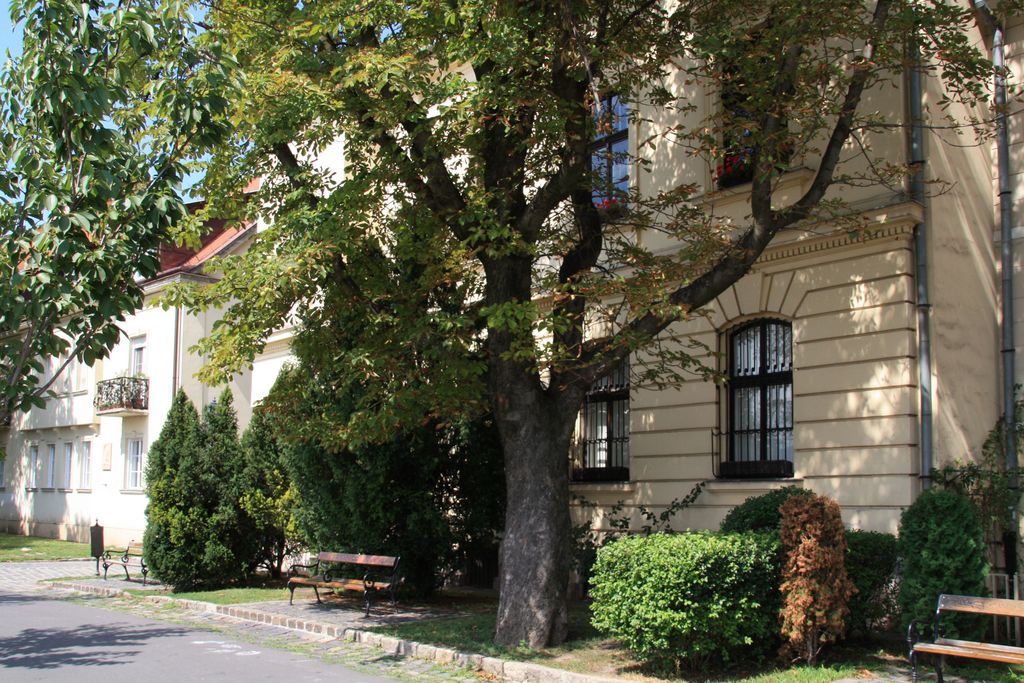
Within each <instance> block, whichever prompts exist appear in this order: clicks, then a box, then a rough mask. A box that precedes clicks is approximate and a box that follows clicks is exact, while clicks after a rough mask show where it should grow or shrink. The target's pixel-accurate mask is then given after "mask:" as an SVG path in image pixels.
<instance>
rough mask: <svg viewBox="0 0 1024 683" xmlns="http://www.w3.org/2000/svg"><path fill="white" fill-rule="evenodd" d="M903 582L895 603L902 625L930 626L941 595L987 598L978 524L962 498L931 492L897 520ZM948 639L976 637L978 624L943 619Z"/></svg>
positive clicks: (969, 619) (967, 618)
mask: <svg viewBox="0 0 1024 683" xmlns="http://www.w3.org/2000/svg"><path fill="white" fill-rule="evenodd" d="M899 549H900V556H901V558H902V559H903V582H902V584H901V586H900V594H899V601H900V607H901V608H902V610H903V623H904V625H906V624H908V623H909V621H910V620H911V619H922V620H924V621H926V622H930V620H931V618H932V616H933V615H934V613H935V602H936V600H937V599H938V597H939V595H940V594H941V593H955V594H960V595H986V593H987V590H986V588H985V577H986V575H987V574H988V561H987V560H986V558H985V541H984V536H983V533H982V526H981V521H980V520H979V518H978V512H977V510H976V508H975V507H974V504H973V503H972V502H971V501H970V500H969V499H968V498H966V497H964V496H963V495H960V494H958V493H954V492H952V491H944V490H941V489H929V490H928V491H925V492H924V493H922V494H921V496H920V497H919V498H918V499H917V500H916V501H915V502H914V504H913V505H911V506H910V507H909V508H907V509H906V510H905V511H904V513H903V516H902V517H901V518H900V539H899ZM943 625H944V627H945V628H946V631H945V634H944V635H947V636H948V637H953V638H955V637H957V635H958V634H959V635H962V636H963V635H973V634H977V633H978V632H979V631H980V630H981V629H982V628H983V626H984V625H983V623H982V620H980V619H978V618H974V617H970V616H967V615H957V618H956V619H949V620H947V619H945V618H944V619H943Z"/></svg>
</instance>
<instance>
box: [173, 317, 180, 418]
mask: <svg viewBox="0 0 1024 683" xmlns="http://www.w3.org/2000/svg"><path fill="white" fill-rule="evenodd" d="M180 355H181V306H175V307H174V367H173V369H172V371H171V403H172V404H173V403H174V399H175V397H177V395H178V371H179V363H180V359H179V358H178V356H180Z"/></svg>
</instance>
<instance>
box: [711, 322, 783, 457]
mask: <svg viewBox="0 0 1024 683" xmlns="http://www.w3.org/2000/svg"><path fill="white" fill-rule="evenodd" d="M728 393H729V406H728V410H729V415H728V419H729V457H728V460H726V461H725V462H723V463H722V466H721V471H720V475H721V476H723V477H791V476H793V330H792V327H791V326H790V324H789V323H787V322H784V321H781V320H758V321H755V322H753V323H750V324H748V325H744V326H743V327H741V328H739V329H737V330H736V331H734V332H733V333H732V334H731V335H730V336H729V389H728Z"/></svg>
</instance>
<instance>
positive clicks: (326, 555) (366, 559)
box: [318, 551, 398, 567]
mask: <svg viewBox="0 0 1024 683" xmlns="http://www.w3.org/2000/svg"><path fill="white" fill-rule="evenodd" d="M318 557H319V559H320V561H321V562H344V563H345V564H361V565H367V566H370V567H394V566H395V563H397V562H398V558H397V557H391V556H389V555H356V554H351V553H332V552H327V551H323V552H321V553H320V555H319V556H318Z"/></svg>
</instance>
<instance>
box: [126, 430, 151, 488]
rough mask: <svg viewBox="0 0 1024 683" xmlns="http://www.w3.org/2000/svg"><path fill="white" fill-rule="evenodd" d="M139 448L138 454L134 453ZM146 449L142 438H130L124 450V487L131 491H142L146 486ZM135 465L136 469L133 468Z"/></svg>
mask: <svg viewBox="0 0 1024 683" xmlns="http://www.w3.org/2000/svg"><path fill="white" fill-rule="evenodd" d="M136 448H137V451H136V452H133V450H135V449H136ZM145 463H146V448H145V443H144V442H143V440H142V437H130V438H128V439H127V440H126V442H125V449H124V470H125V471H124V484H125V485H124V487H125V489H127V490H129V491H141V490H142V488H143V485H144V477H145ZM133 464H134V465H136V467H133Z"/></svg>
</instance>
